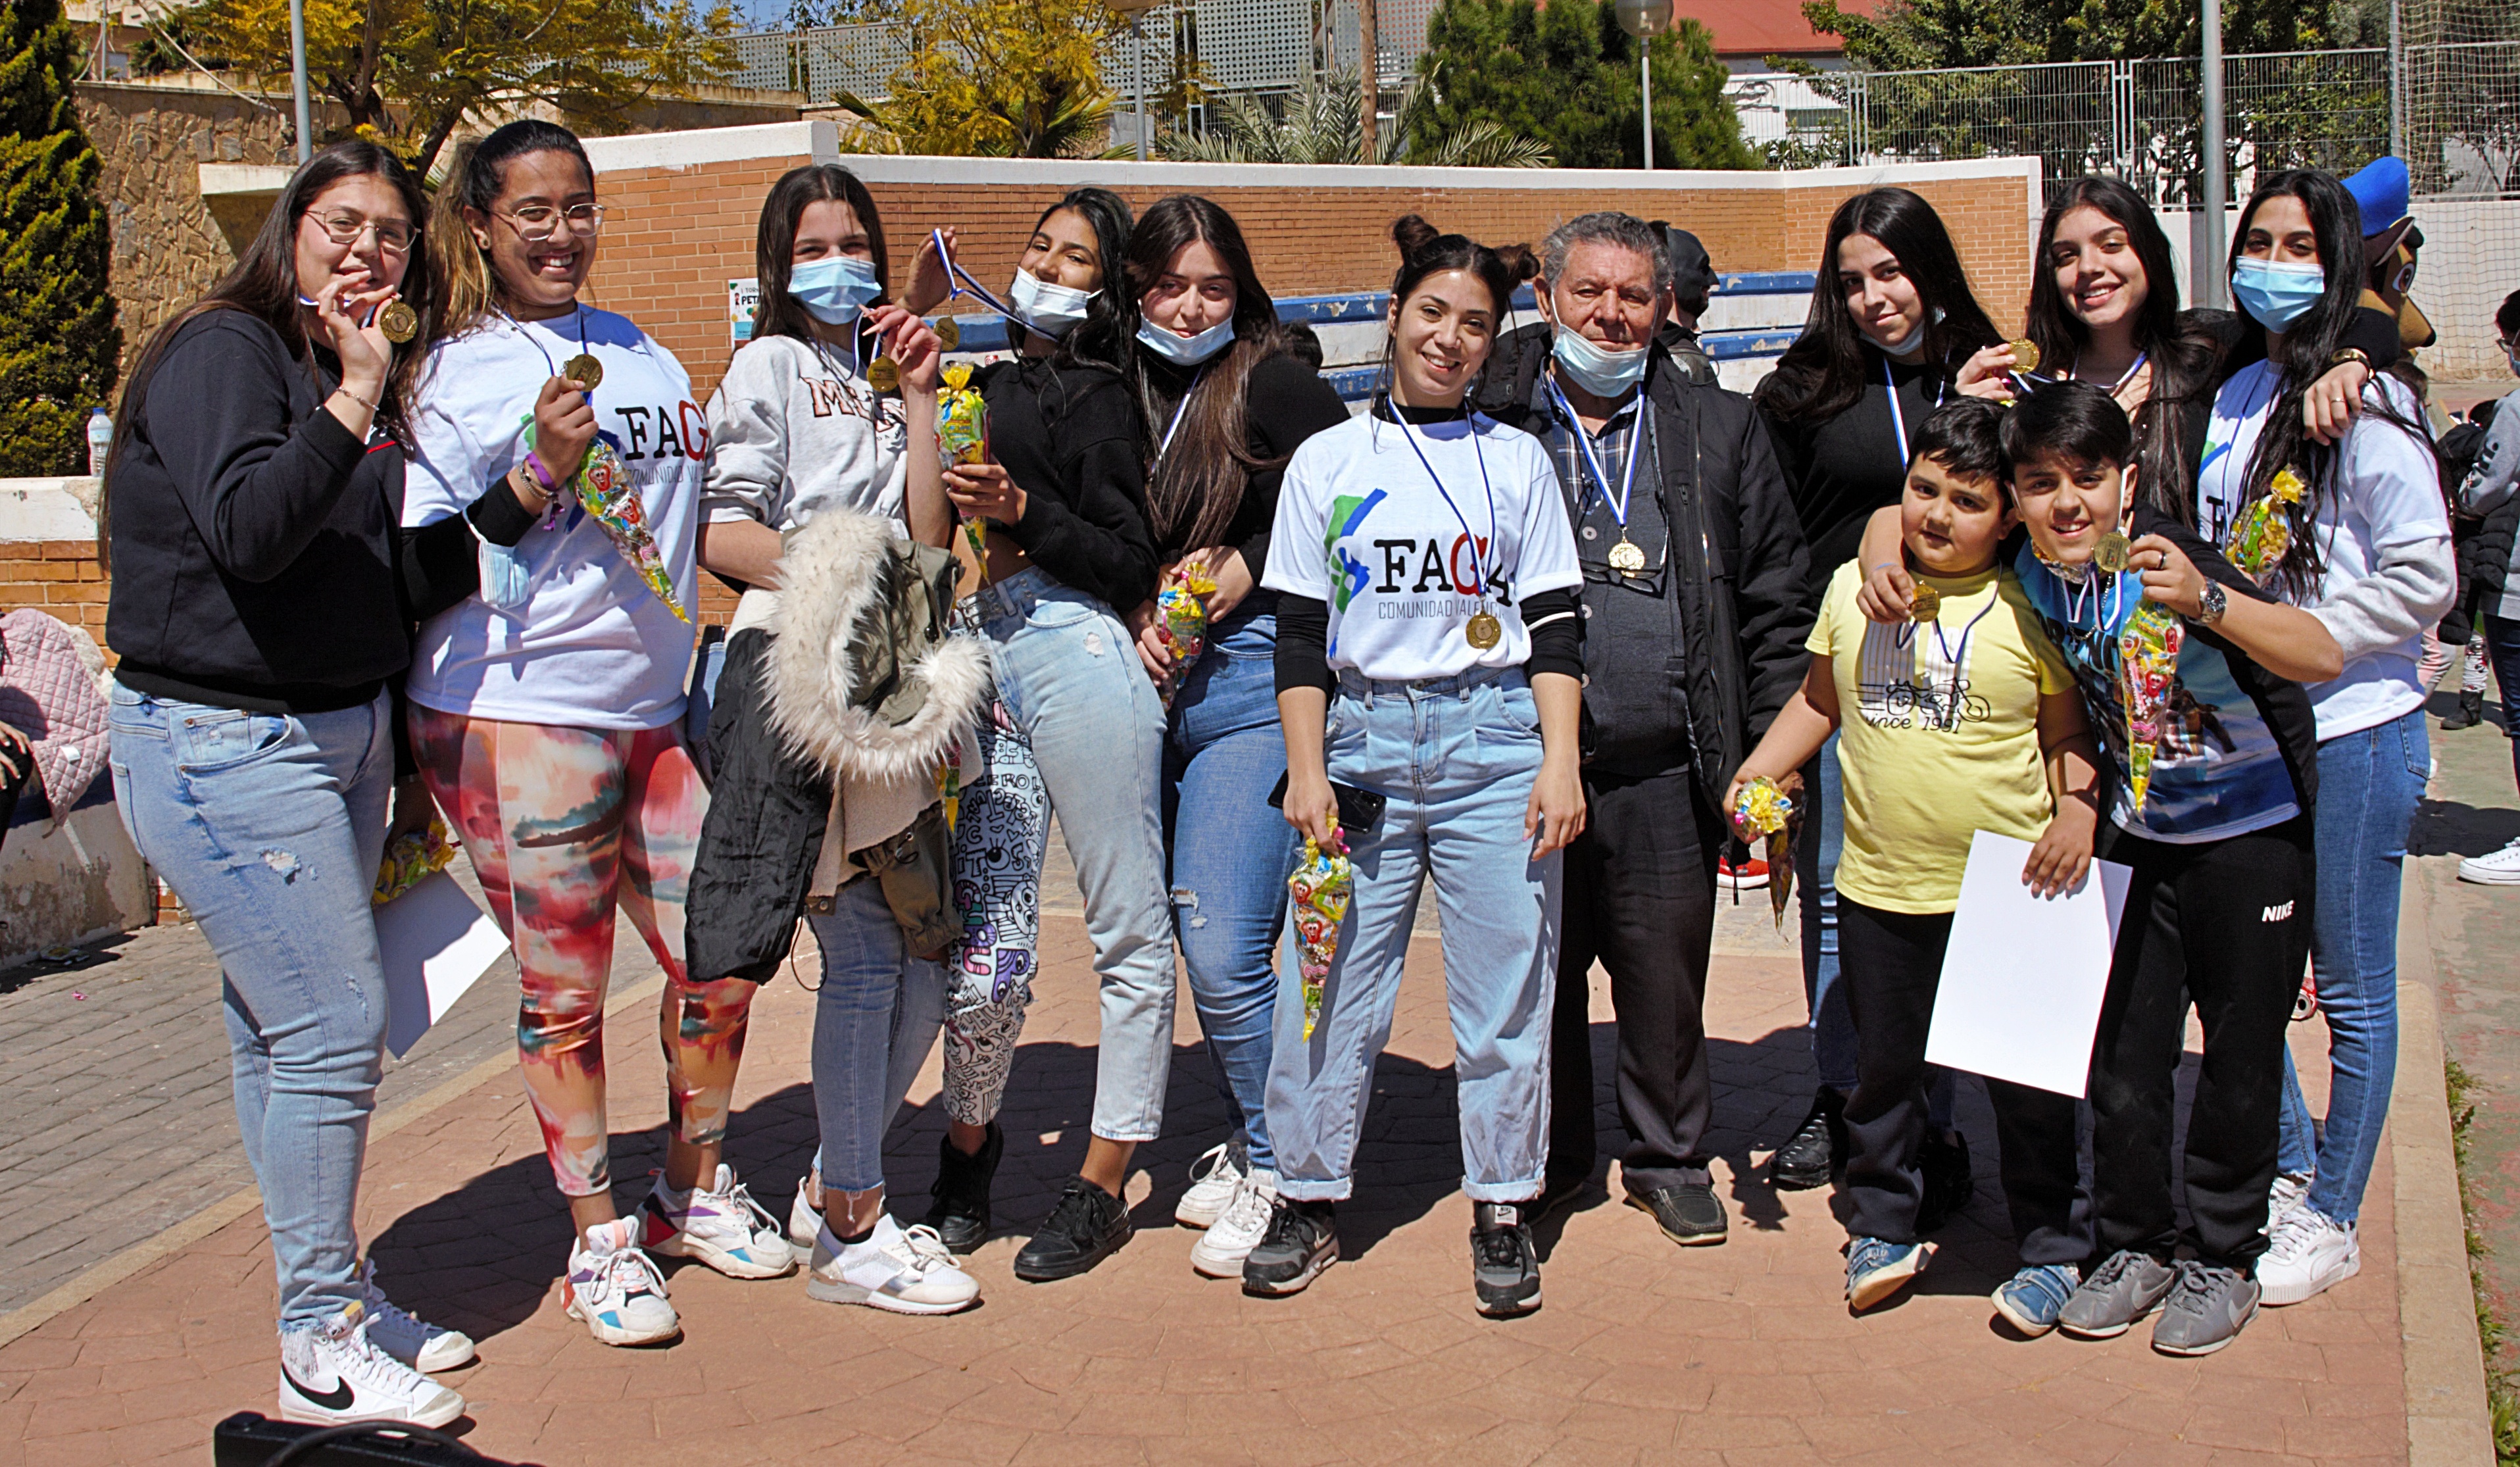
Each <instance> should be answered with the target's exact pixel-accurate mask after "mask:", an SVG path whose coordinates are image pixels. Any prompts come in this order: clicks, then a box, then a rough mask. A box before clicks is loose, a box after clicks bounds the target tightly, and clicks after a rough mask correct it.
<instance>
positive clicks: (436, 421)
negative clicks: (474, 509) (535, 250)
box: [403, 307, 708, 729]
mask: <svg viewBox="0 0 2520 1467" xmlns="http://www.w3.org/2000/svg"><path fill="white" fill-rule="evenodd" d="M581 320H582V324H583V327H584V344H583V346H581V345H580V339H579V333H580V326H581ZM580 350H586V351H590V352H592V353H594V356H595V359H596V360H597V361H599V362H602V363H603V364H604V381H603V382H602V384H601V385H599V386H598V387H597V388H596V390H595V391H594V393H593V397H594V405H595V422H596V431H597V433H598V434H599V435H600V436H602V437H603V438H604V439H605V440H607V441H608V442H609V443H610V444H611V445H612V447H613V450H614V451H615V452H617V453H618V454H619V455H620V456H621V461H622V465H623V467H625V468H626V469H628V470H629V472H630V476H631V481H632V482H634V483H635V484H637V485H638V488H639V500H640V504H641V506H642V508H643V509H644V510H645V512H646V516H647V522H648V530H649V533H650V534H651V535H652V536H653V537H654V538H655V541H656V547H657V550H658V552H659V554H660V555H661V556H662V557H663V561H664V567H665V573H666V575H667V576H668V578H669V579H671V581H672V582H673V586H674V591H675V594H676V596H677V597H678V598H679V599H680V600H681V602H682V604H683V608H684V610H685V611H686V612H690V613H693V614H695V615H697V610H698V600H699V585H698V573H697V558H698V546H699V508H700V488H701V484H702V482H703V480H704V477H705V472H706V466H707V460H708V419H707V415H706V414H704V413H703V412H701V410H700V406H699V404H698V403H697V402H694V401H693V400H692V380H691V376H690V374H689V373H687V372H685V371H684V370H683V364H682V363H681V362H679V361H676V360H675V359H674V354H673V353H672V352H670V351H668V350H666V349H665V348H664V347H663V346H661V345H659V344H656V343H655V342H653V341H652V340H650V339H649V338H648V337H647V335H646V334H645V333H643V332H641V331H640V330H639V328H638V327H636V326H634V325H632V324H631V323H630V321H629V319H628V318H627V317H624V316H616V315H613V314H612V313H611V312H609V311H600V310H596V309H594V308H592V307H588V308H586V309H585V310H584V311H582V312H580V313H577V314H571V315H566V316H562V317H559V318H557V319H555V320H552V321H532V322H522V323H519V322H514V321H509V320H506V319H504V318H498V319H493V320H492V321H491V322H490V323H489V324H488V325H486V326H483V327H481V328H479V329H478V330H475V331H472V332H470V333H467V334H466V335H464V336H463V337H460V338H457V339H455V340H452V341H445V342H440V343H438V344H436V345H435V346H433V347H431V348H430V350H429V359H428V363H427V368H426V369H425V371H424V374H423V376H422V378H421V389H420V406H419V410H418V412H417V413H415V414H414V417H413V423H412V428H413V432H414V435H415V436H416V437H417V438H418V440H419V444H418V451H417V452H416V453H414V454H413V455H412V458H411V462H410V469H409V473H408V475H407V478H406V484H405V488H404V493H403V524H404V525H406V526H417V525H427V524H430V523H432V522H434V521H438V520H443V519H445V518H446V517H447V516H449V515H456V514H462V513H463V512H464V510H465V509H466V508H467V507H468V506H470V505H471V504H472V501H474V500H476V499H478V498H480V497H481V495H482V493H483V492H484V491H485V490H486V489H487V488H488V486H489V484H490V483H491V481H494V480H496V479H498V478H499V477H500V476H501V475H503V474H506V473H507V472H508V471H509V470H510V469H512V468H514V467H516V465H517V462H518V461H519V460H521V459H522V458H523V457H524V453H525V448H526V443H525V428H526V426H527V425H528V423H529V422H530V421H531V419H532V416H533V408H534V399H535V398H536V396H537V395H539V394H540V393H541V391H542V387H543V383H544V382H545V381H547V380H548V379H549V378H551V377H552V376H553V375H554V374H555V373H556V372H557V371H558V369H559V367H560V366H561V364H562V363H565V362H566V361H567V360H568V359H569V358H570V357H573V356H575V355H577V354H578V352H579V351H580ZM563 488H565V485H563ZM514 554H515V557H516V560H517V563H518V564H519V566H520V567H521V569H522V571H523V573H524V574H525V578H526V592H525V595H524V598H523V600H522V601H521V602H520V603H518V604H517V605H514V606H511V607H508V608H507V609H505V610H500V609H494V608H493V607H492V606H491V605H490V604H489V602H487V601H485V600H483V599H482V597H481V596H480V595H478V594H476V595H474V596H472V597H471V598H469V599H467V600H466V601H465V602H464V603H463V604H462V605H460V606H457V607H454V608H452V609H450V610H448V611H445V612H441V613H439V614H438V615H437V616H435V617H433V618H431V619H429V620H428V621H427V623H426V624H424V625H423V626H422V627H421V629H420V643H419V646H418V647H417V648H416V649H415V650H414V653H413V657H412V666H411V673H410V679H409V683H408V689H409V692H410V694H411V698H412V701H413V702H415V703H417V704H419V705H421V706H422V707H423V708H428V709H434V710H436V711H439V712H445V713H462V714H465V715H467V716H469V717H475V718H495V719H498V720H500V721H503V722H513V723H547V724H559V725H562V726H571V727H581V728H610V729H643V728H656V727H660V726H662V725H664V724H667V723H671V722H673V721H674V720H675V719H677V718H680V717H681V716H682V715H683V688H684V684H685V681H686V679H687V677H688V675H689V672H690V666H691V652H692V640H693V634H694V632H693V626H692V625H691V623H688V622H685V621H682V620H680V619H677V618H676V617H675V616H674V613H673V610H672V609H671V608H669V607H667V606H666V605H665V603H664V602H663V601H661V600H659V599H657V597H656V595H655V593H654V592H652V591H651V590H649V589H648V583H647V581H646V580H644V579H642V578H641V576H640V574H639V572H638V571H637V569H636V568H634V567H633V566H631V565H630V563H629V562H628V561H627V560H625V559H624V558H623V557H622V555H621V552H620V551H619V550H617V549H615V548H614V547H613V544H612V541H611V539H610V537H608V536H607V535H606V533H605V532H604V527H602V526H601V525H599V524H597V523H596V522H595V521H594V520H593V519H592V518H590V517H589V516H588V515H587V513H586V511H585V510H584V509H582V508H580V507H579V506H578V504H577V502H576V499H575V497H574V496H573V495H565V494H564V495H563V496H562V498H560V499H558V500H556V501H555V502H554V505H553V509H552V511H551V512H550V513H547V514H545V515H544V516H543V518H542V519H541V520H540V521H539V522H537V523H536V524H535V526H534V527H533V528H531V529H529V530H527V531H526V532H525V537H524V539H523V540H522V541H521V542H519V543H518V544H517V546H516V549H515V552H514ZM483 555H484V569H485V572H486V571H487V570H488V568H489V567H488V559H489V556H490V551H489V547H486V546H485V547H483ZM486 584H487V582H486V581H485V585H486Z"/></svg>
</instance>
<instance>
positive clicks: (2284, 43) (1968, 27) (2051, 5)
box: [1803, 0, 2386, 71]
mask: <svg viewBox="0 0 2520 1467" xmlns="http://www.w3.org/2000/svg"><path fill="white" fill-rule="evenodd" d="M2382 14H2383V15H2385V14H2386V12H2385V10H2384V11H2383V12H2382ZM2198 16H2199V12H2198V10H2197V7H2195V6H2194V5H2191V4H2165V3H2163V0H1889V3H1887V4H1884V5H1883V6H1881V7H1880V9H1879V11H1878V12H1877V13H1876V14H1874V15H1871V16H1863V15H1858V14H1856V13H1854V12H1852V11H1846V10H1841V9H1839V8H1838V6H1837V5H1836V3H1835V0H1804V4H1803V19H1804V20H1806V21H1809V22H1810V23H1811V27H1812V29H1814V30H1817V31H1819V32H1821V33H1822V34H1823V35H1835V36H1842V37H1844V38H1845V41H1846V59H1847V60H1848V61H1850V62H1852V63H1854V64H1855V65H1856V66H1857V67H1859V68H1861V69H1865V70H1868V71H1911V70H1924V69H1935V68H1944V67H2001V66H2014V65H2021V64H2025V63H2031V62H2060V61H2123V60H2126V59H2128V58H2131V57H2140V56H2195V55H2198V54H2199V53H2200V52H2201V51H2202V50H2203V47H2204V41H2203V38H2202V32H2201V31H2200V29H2199V28H2198ZM2328 17H2329V5H2328V3H2327V0H2229V3H2228V4H2226V5H2225V6H2224V7H2223V49H2224V50H2225V51H2226V52H2229V53H2232V54H2235V55H2236V54H2238V53H2241V52H2249V51H2294V50H2300V49H2305V48H2308V47H2313V46H2320V45H2325V44H2327V43H2328Z"/></svg>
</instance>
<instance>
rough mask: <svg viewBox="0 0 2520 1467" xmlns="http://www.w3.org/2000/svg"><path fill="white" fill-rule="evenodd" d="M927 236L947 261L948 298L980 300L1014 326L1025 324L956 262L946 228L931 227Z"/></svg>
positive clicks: (991, 312) (940, 257) (1027, 328)
mask: <svg viewBox="0 0 2520 1467" xmlns="http://www.w3.org/2000/svg"><path fill="white" fill-rule="evenodd" d="M927 238H928V239H929V240H930V241H932V242H933V243H934V244H935V246H936V257H937V258H938V259H940V260H943V261H944V262H945V285H946V296H945V298H946V299H948V300H951V299H953V298H955V297H957V296H968V297H970V298H972V299H974V300H977V301H978V302H980V304H981V306H982V307H983V308H985V309H986V310H987V311H988V312H989V313H990V314H991V315H993V316H996V317H998V318H1000V319H1001V320H1004V321H1006V322H1007V323H1008V324H1010V325H1013V326H1023V325H1024V319H1023V317H1021V316H1018V315H1016V314H1015V308H1014V307H1013V306H1012V305H1009V304H1008V303H1007V302H1006V301H1004V300H1002V299H1000V298H998V295H997V293H996V292H995V291H992V290H990V289H989V288H988V287H987V286H984V285H982V284H980V283H979V282H978V281H976V280H974V279H972V278H971V272H970V271H968V270H966V269H964V268H963V267H962V266H961V265H960V264H957V263H956V262H955V259H954V253H953V252H952V251H950V250H948V249H946V248H945V231H944V230H942V229H931V230H929V231H928V232H927ZM1024 329H1025V330H1026V331H1030V330H1032V328H1031V327H1029V326H1024Z"/></svg>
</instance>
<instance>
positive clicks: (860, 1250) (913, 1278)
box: [805, 1213, 980, 1314]
mask: <svg viewBox="0 0 2520 1467" xmlns="http://www.w3.org/2000/svg"><path fill="white" fill-rule="evenodd" d="M805 1293H806V1295H807V1297H809V1298H812V1299H818V1300H821V1301H822V1302H823V1303H825V1304H863V1305H871V1306H873V1307H876V1308H878V1309H890V1310H892V1311H893V1312H894V1313H896V1314H951V1313H953V1312H954V1311H955V1310H957V1309H967V1308H969V1307H971V1306H972V1305H973V1304H976V1303H978V1301H979V1298H980V1281H979V1280H978V1279H975V1278H973V1277H972V1276H971V1275H969V1274H967V1273H965V1272H964V1271H963V1270H962V1269H961V1268H960V1267H958V1266H956V1265H955V1262H954V1255H953V1254H951V1253H949V1252H947V1251H946V1248H945V1240H944V1239H942V1238H940V1237H938V1236H937V1235H936V1229H934V1228H932V1227H929V1226H927V1225H926V1224H925V1223H923V1222H922V1223H920V1224H919V1225H917V1226H915V1227H912V1228H909V1229H908V1230H904V1229H903V1227H902V1225H901V1224H900V1223H898V1222H895V1221H893V1220H892V1215H891V1214H889V1213H886V1214H883V1215H880V1216H878V1217H877V1219H876V1224H875V1235H874V1236H873V1237H870V1238H868V1239H867V1240H866V1241H865V1242H863V1243H843V1242H841V1241H840V1240H839V1239H837V1238H835V1237H833V1236H832V1232H831V1229H829V1228H825V1229H823V1230H822V1231H821V1232H820V1233H818V1234H817V1235H816V1236H815V1238H814V1263H813V1268H812V1270H811V1271H810V1272H809V1273H808V1274H807V1275H806V1279H805Z"/></svg>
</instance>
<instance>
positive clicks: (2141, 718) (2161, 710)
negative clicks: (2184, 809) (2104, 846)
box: [2118, 599, 2187, 812]
mask: <svg viewBox="0 0 2520 1467" xmlns="http://www.w3.org/2000/svg"><path fill="white" fill-rule="evenodd" d="M2186 636H2187V623H2186V622H2184V621H2182V620H2181V619H2179V614H2178V613H2177V612H2174V611H2172V610H2171V609H2170V608H2168V607H2166V606H2163V605H2162V604H2161V603H2160V602H2158V601H2153V600H2150V599H2146V600H2144V601H2142V602H2139V603H2138V604H2137V606H2136V609H2135V615H2133V616H2131V617H2129V618H2127V624H2126V630H2124V631H2121V632H2119V633H2118V694H2119V697H2120V699H2121V700H2122V701H2124V703H2125V704H2126V714H2127V798H2128V800H2129V802H2131V804H2132V807H2133V808H2134V809H2136V810H2137V811H2138V812H2139V811H2141V810H2142V809H2143V794H2144V791H2145V789H2147V788H2148V787H2149V786H2150V785H2151V784H2152V756H2153V751H2154V750H2155V749H2156V748H2158V747H2159V745H2160V742H2161V732H2162V728H2163V720H2164V719H2166V718H2167V717H2168V716H2169V712H2170V693H2171V685H2172V683H2173V681H2174V680H2175V679H2176V676H2177V673H2178V671H2179V648H2180V644H2181V643H2182V642H2183V641H2185V640H2186Z"/></svg>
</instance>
